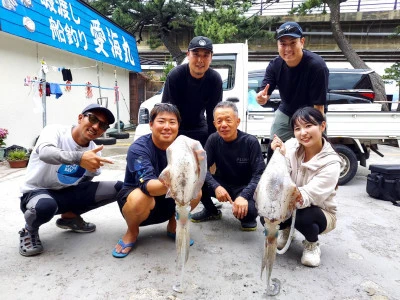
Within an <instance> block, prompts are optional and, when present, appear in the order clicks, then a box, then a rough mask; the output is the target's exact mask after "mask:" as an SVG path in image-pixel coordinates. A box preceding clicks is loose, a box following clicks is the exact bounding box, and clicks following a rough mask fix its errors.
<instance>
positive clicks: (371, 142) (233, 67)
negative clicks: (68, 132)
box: [134, 43, 400, 185]
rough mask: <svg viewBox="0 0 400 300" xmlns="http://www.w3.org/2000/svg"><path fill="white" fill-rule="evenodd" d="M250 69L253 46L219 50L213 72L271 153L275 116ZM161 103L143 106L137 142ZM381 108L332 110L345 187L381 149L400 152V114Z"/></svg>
mask: <svg viewBox="0 0 400 300" xmlns="http://www.w3.org/2000/svg"><path fill="white" fill-rule="evenodd" d="M184 63H185V62H184ZM247 64H248V48H247V44H241V43H236V44H216V45H214V55H213V61H212V64H211V67H212V68H213V69H215V70H217V71H218V72H219V73H220V74H221V77H222V79H223V100H225V101H232V102H234V103H235V104H236V105H237V108H238V111H239V117H240V119H241V123H240V127H239V129H240V130H242V131H244V132H248V133H250V134H252V135H254V136H256V137H257V138H258V139H259V141H260V144H261V148H262V150H263V152H264V153H266V151H267V146H268V143H269V138H270V137H269V131H270V127H271V124H272V121H273V116H274V111H273V109H271V108H264V107H261V106H259V105H258V104H254V103H253V102H252V103H250V102H249V99H250V97H249V88H250V87H249V84H248V71H247ZM159 102H161V94H159V95H155V96H153V97H152V98H150V99H148V100H146V101H144V102H143V103H142V104H141V105H140V109H139V115H138V120H139V121H138V123H139V124H138V126H137V127H136V131H135V137H134V139H135V140H136V139H137V138H138V137H140V136H142V135H144V134H147V133H150V128H149V124H148V123H149V113H150V111H151V109H152V108H153V107H154V105H155V104H156V103H159ZM380 107H381V105H380V104H376V103H368V104H367V103H366V104H335V105H329V106H328V111H327V114H326V118H327V134H328V137H329V139H330V141H331V143H332V144H333V145H334V146H335V149H336V151H337V152H338V153H339V154H340V156H341V157H342V159H343V162H344V164H343V169H342V172H341V175H340V179H339V184H340V185H343V184H346V183H347V182H349V181H350V180H351V179H352V178H353V177H354V176H355V174H356V172H357V168H358V162H360V165H362V166H364V167H366V161H367V159H368V158H369V154H370V151H371V150H373V151H374V152H376V153H378V154H379V155H381V156H383V155H382V154H380V153H379V151H378V145H379V144H385V145H390V146H394V147H400V112H395V111H390V112H385V111H381V109H380Z"/></svg>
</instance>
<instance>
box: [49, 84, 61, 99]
mask: <svg viewBox="0 0 400 300" xmlns="http://www.w3.org/2000/svg"><path fill="white" fill-rule="evenodd" d="M50 92H51V94H52V95H56V99H58V98H60V97H61V96H62V94H63V93H62V91H61V88H60V85H59V84H58V83H50Z"/></svg>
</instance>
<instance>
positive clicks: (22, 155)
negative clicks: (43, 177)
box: [6, 149, 29, 168]
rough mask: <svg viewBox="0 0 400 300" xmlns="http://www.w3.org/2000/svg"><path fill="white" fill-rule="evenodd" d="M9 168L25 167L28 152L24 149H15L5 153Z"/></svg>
mask: <svg viewBox="0 0 400 300" xmlns="http://www.w3.org/2000/svg"><path fill="white" fill-rule="evenodd" d="M6 159H7V161H8V163H9V165H10V168H25V167H26V166H27V165H28V161H29V154H28V152H26V150H25V149H15V150H11V151H9V152H8V153H7V157H6Z"/></svg>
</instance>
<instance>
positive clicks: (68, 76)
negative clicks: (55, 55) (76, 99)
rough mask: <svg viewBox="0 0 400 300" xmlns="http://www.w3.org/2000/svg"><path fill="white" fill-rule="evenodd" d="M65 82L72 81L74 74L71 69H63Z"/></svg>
mask: <svg viewBox="0 0 400 300" xmlns="http://www.w3.org/2000/svg"><path fill="white" fill-rule="evenodd" d="M61 73H62V75H63V81H72V73H71V70H70V69H62V70H61Z"/></svg>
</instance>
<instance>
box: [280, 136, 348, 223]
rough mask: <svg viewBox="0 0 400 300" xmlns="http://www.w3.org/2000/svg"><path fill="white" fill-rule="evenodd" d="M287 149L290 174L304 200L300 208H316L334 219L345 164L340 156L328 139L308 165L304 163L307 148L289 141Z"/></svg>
mask: <svg viewBox="0 0 400 300" xmlns="http://www.w3.org/2000/svg"><path fill="white" fill-rule="evenodd" d="M285 146H286V159H287V160H288V166H289V172H290V174H291V177H292V179H293V181H294V182H295V183H296V186H297V187H298V188H299V190H300V193H301V195H302V197H303V205H302V207H301V208H305V207H308V206H311V205H315V206H318V207H320V208H322V209H323V210H324V211H325V212H328V213H329V214H332V215H333V216H335V215H336V200H335V199H334V196H335V195H336V187H337V183H338V179H339V175H340V165H341V163H342V161H341V159H340V157H339V155H338V154H337V153H336V152H335V150H333V148H332V146H331V144H330V143H329V142H328V141H326V140H325V139H324V144H323V147H322V150H321V152H319V153H318V154H316V155H315V156H314V157H313V158H312V159H310V160H309V161H308V162H303V160H304V147H303V146H302V145H300V144H299V142H298V141H297V139H295V138H292V139H290V140H288V141H286V143H285Z"/></svg>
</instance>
